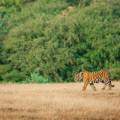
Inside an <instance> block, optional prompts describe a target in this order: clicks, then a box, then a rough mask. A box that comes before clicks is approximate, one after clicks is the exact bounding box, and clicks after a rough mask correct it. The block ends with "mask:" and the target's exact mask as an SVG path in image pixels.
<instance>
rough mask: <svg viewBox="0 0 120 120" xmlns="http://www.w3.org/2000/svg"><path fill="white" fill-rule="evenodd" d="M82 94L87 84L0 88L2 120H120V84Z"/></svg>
mask: <svg viewBox="0 0 120 120" xmlns="http://www.w3.org/2000/svg"><path fill="white" fill-rule="evenodd" d="M113 84H114V85H115V88H113V89H112V90H111V91H109V90H105V91H102V90H101V89H100V88H101V87H102V84H96V87H97V91H96V92H94V91H92V89H91V88H90V87H88V88H87V91H86V92H82V91H81V88H82V85H83V83H64V84H63V83H60V84H0V120H120V82H113Z"/></svg>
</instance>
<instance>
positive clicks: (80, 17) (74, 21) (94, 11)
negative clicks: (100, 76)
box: [0, 0, 120, 83]
mask: <svg viewBox="0 0 120 120" xmlns="http://www.w3.org/2000/svg"><path fill="white" fill-rule="evenodd" d="M3 1H4V0H3ZM6 1H7V0H6ZM17 2H18V3H17ZM27 3H28V4H27ZM0 5H1V6H2V7H0V10H1V11H0V15H1V19H0V40H1V44H0V63H1V64H9V65H10V66H12V67H11V69H12V71H8V72H7V73H5V75H3V76H2V78H3V79H4V80H5V79H6V80H13V81H17V82H19V81H24V80H26V79H24V78H25V77H27V80H26V82H39V83H44V82H63V81H67V82H69V81H72V80H73V76H74V73H75V72H78V71H81V70H89V71H96V70H100V69H107V70H108V71H110V74H111V78H112V79H119V78H120V76H119V74H120V66H119V65H120V31H119V30H120V22H119V21H120V15H119V10H120V9H119V8H120V4H119V0H116V1H114V0H111V1H107V0H106V1H105V0H100V1H99V0H98V1H97V0H61V1H58V0H23V1H19V0H18V1H17V0H10V1H7V2H6V3H4V4H3V3H2V4H0ZM70 5H75V6H74V7H73V10H71V11H69V10H68V6H70ZM65 9H67V10H65ZM62 12H65V16H62V15H61V13H62ZM36 70H37V73H36V72H32V71H36ZM1 71H4V68H2V70H1ZM29 75H30V76H29ZM41 75H42V76H41ZM43 76H45V78H44V77H43ZM48 80H49V81H48Z"/></svg>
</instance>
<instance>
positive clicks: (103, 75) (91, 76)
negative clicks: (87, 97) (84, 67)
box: [74, 70, 114, 91]
mask: <svg viewBox="0 0 120 120" xmlns="http://www.w3.org/2000/svg"><path fill="white" fill-rule="evenodd" d="M81 79H83V82H84V86H83V88H82V90H83V91H85V90H86V88H87V86H88V84H90V86H91V88H92V89H93V90H94V91H96V88H95V86H94V83H99V82H101V83H103V84H104V86H103V88H102V89H103V90H105V88H106V86H108V87H109V90H111V87H114V85H112V83H111V80H110V79H109V74H108V72H107V71H106V70H100V71H97V72H88V71H84V72H79V73H77V74H75V76H74V80H75V81H80V80H81Z"/></svg>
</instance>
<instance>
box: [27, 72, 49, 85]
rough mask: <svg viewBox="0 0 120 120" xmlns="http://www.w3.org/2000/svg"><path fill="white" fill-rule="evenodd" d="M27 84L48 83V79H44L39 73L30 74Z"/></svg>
mask: <svg viewBox="0 0 120 120" xmlns="http://www.w3.org/2000/svg"><path fill="white" fill-rule="evenodd" d="M26 82H30V83H47V82H48V79H46V78H45V77H43V76H42V75H39V73H37V72H33V73H31V74H30V77H28V78H27V79H26Z"/></svg>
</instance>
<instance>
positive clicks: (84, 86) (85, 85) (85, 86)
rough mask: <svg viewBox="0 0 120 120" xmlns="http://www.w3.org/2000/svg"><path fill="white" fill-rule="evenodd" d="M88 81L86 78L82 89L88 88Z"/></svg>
mask: <svg viewBox="0 0 120 120" xmlns="http://www.w3.org/2000/svg"><path fill="white" fill-rule="evenodd" d="M88 83H89V82H88V81H87V80H86V81H85V80H84V85H83V88H82V91H85V90H86V88H87V86H88Z"/></svg>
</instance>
